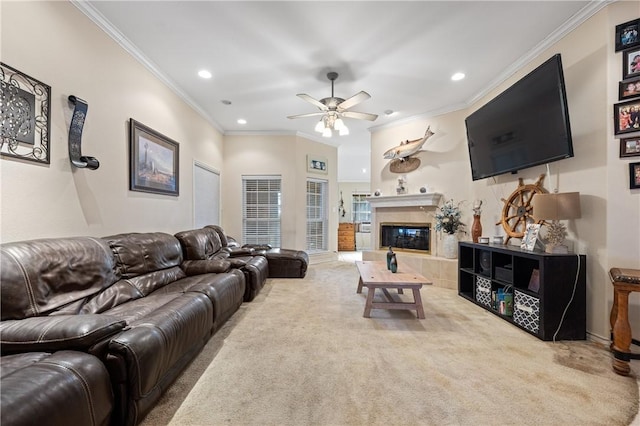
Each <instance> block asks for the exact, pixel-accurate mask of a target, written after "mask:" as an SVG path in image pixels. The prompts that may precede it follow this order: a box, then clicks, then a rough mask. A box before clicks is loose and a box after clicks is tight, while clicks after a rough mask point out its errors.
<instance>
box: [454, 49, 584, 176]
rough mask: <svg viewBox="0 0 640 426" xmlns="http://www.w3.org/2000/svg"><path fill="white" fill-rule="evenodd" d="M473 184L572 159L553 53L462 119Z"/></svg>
mask: <svg viewBox="0 0 640 426" xmlns="http://www.w3.org/2000/svg"><path fill="white" fill-rule="evenodd" d="M465 124H466V127H467V144H468V147H469V159H470V160H471V176H472V178H473V180H479V179H484V178H488V177H491V176H496V175H500V174H503V173H508V172H513V173H515V172H516V171H518V170H522V169H525V168H527V167H532V166H537V165H539V164H545V163H550V162H552V161H557V160H561V159H563V158H569V157H573V142H572V140H571V126H570V124H569V110H568V108H567V95H566V90H565V85H564V74H563V72H562V59H561V57H560V54H557V55H555V56H553V57H551V58H550V59H549V60H547V61H546V62H545V63H543V64H542V65H540V66H539V67H538V68H536V69H535V70H533V71H532V72H530V73H529V74H527V75H526V76H525V77H523V78H522V79H521V80H519V81H518V82H517V83H515V84H514V85H513V86H511V87H510V88H508V89H507V90H505V91H504V92H502V93H501V94H500V95H498V96H496V97H495V98H494V99H493V100H491V101H490V102H489V103H487V104H486V105H484V106H482V107H481V108H480V109H478V110H477V111H475V112H474V113H473V114H471V115H470V116H469V117H467V118H466V120H465Z"/></svg>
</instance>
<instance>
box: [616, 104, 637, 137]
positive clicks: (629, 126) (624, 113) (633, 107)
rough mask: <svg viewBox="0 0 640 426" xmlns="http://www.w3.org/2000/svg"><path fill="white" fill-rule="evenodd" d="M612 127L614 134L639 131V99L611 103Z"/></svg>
mask: <svg viewBox="0 0 640 426" xmlns="http://www.w3.org/2000/svg"><path fill="white" fill-rule="evenodd" d="M613 128H614V133H615V134H616V135H619V134H621V133H631V132H638V131H640V100H635V101H628V102H621V103H619V104H614V105H613Z"/></svg>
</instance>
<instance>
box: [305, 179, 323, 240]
mask: <svg viewBox="0 0 640 426" xmlns="http://www.w3.org/2000/svg"><path fill="white" fill-rule="evenodd" d="M326 198H327V181H323V180H315V179H309V180H307V250H308V251H311V252H313V251H326V250H327V228H328V219H327V203H326Z"/></svg>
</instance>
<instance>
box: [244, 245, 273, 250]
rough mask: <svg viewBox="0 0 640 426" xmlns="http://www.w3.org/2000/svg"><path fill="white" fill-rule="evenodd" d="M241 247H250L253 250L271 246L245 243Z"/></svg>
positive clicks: (268, 248)
mask: <svg viewBox="0 0 640 426" xmlns="http://www.w3.org/2000/svg"><path fill="white" fill-rule="evenodd" d="M242 248H250V249H253V250H271V249H272V247H271V246H270V245H269V244H245V245H243V246H242Z"/></svg>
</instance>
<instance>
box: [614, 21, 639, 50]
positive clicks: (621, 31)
mask: <svg viewBox="0 0 640 426" xmlns="http://www.w3.org/2000/svg"><path fill="white" fill-rule="evenodd" d="M639 31H640V19H634V20H633V21H629V22H625V23H624V24H620V25H616V52H618V51H620V50H624V49H629V48H631V47H635V46H640V34H639Z"/></svg>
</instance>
